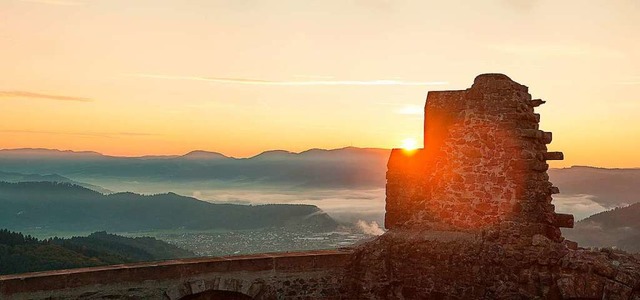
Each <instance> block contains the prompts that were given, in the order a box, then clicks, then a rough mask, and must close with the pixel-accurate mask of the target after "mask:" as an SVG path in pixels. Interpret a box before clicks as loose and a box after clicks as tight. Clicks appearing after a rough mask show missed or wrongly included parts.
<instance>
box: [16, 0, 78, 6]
mask: <svg viewBox="0 0 640 300" xmlns="http://www.w3.org/2000/svg"><path fill="white" fill-rule="evenodd" d="M20 1H22V2H31V3H40V4H49V5H60V6H77V5H84V4H86V3H85V2H83V1H72V0H20Z"/></svg>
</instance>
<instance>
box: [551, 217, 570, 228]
mask: <svg viewBox="0 0 640 300" xmlns="http://www.w3.org/2000/svg"><path fill="white" fill-rule="evenodd" d="M573 223H574V219H573V215H570V214H558V213H556V214H555V215H554V224H553V225H555V226H557V227H562V228H573Z"/></svg>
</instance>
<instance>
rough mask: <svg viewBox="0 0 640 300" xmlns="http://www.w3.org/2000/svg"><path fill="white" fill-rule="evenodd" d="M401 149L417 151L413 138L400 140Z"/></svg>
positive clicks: (416, 143)
mask: <svg viewBox="0 0 640 300" xmlns="http://www.w3.org/2000/svg"><path fill="white" fill-rule="evenodd" d="M402 149H404V150H416V149H418V142H416V139H414V138H406V139H404V140H402Z"/></svg>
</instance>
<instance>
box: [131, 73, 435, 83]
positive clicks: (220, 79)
mask: <svg viewBox="0 0 640 300" xmlns="http://www.w3.org/2000/svg"><path fill="white" fill-rule="evenodd" d="M127 75H129V76H135V77H143V78H154V79H169V80H192V81H207V82H215V83H227V84H246V85H272V86H318V85H366V86H376V85H387V86H389V85H403V86H426V85H445V84H447V82H445V81H402V80H391V79H377V80H304V81H297V80H294V81H278V80H261V79H250V78H226V77H198V76H171V75H157V74H127Z"/></svg>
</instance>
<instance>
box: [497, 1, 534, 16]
mask: <svg viewBox="0 0 640 300" xmlns="http://www.w3.org/2000/svg"><path fill="white" fill-rule="evenodd" d="M500 2H501V3H502V5H504V6H506V7H508V8H510V9H513V10H515V11H517V12H526V13H528V12H530V11H531V10H533V9H534V8H535V7H536V6H537V5H538V2H539V1H537V0H501V1H500Z"/></svg>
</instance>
